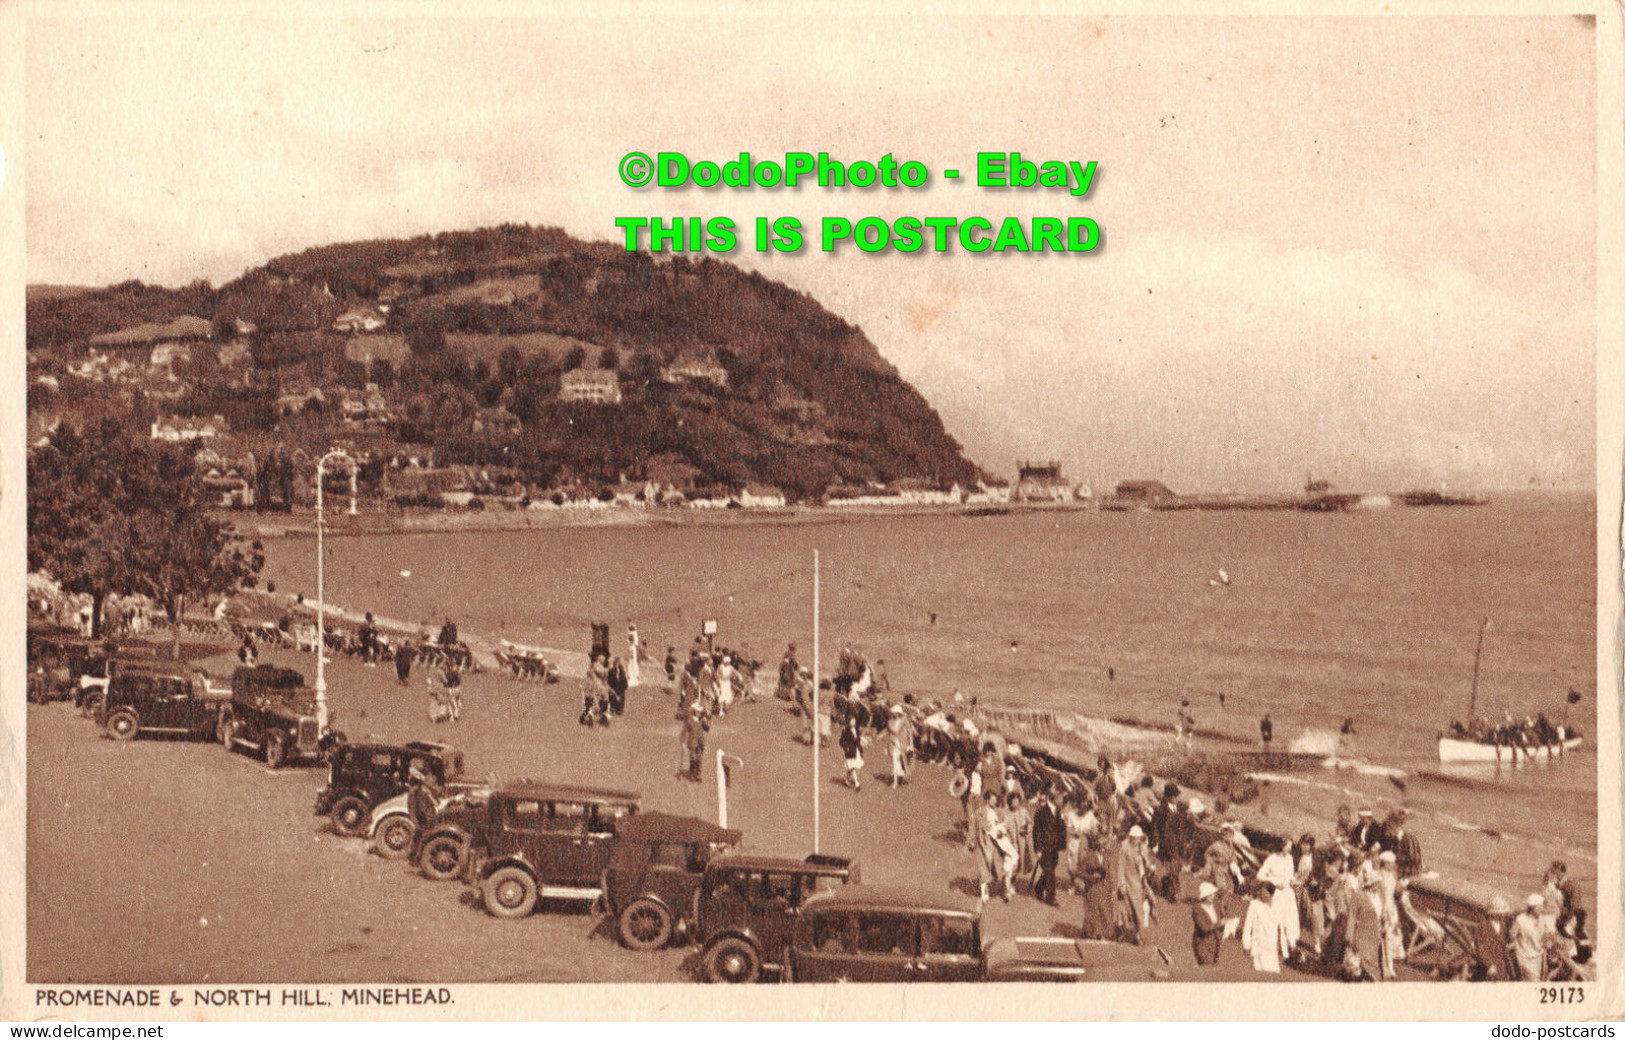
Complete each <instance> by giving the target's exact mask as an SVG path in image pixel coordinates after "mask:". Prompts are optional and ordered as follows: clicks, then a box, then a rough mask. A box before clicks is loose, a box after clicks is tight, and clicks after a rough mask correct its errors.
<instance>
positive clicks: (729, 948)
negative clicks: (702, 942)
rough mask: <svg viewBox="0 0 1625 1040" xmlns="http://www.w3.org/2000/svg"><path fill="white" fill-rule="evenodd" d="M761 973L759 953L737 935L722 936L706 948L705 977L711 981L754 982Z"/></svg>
mask: <svg viewBox="0 0 1625 1040" xmlns="http://www.w3.org/2000/svg"><path fill="white" fill-rule="evenodd" d="M761 975H762V958H761V955H759V954H758V953H757V952H756V947H754V946H752V945H751V944H750V943H748V942H746V941H745V940H743V939H740V938H738V937H737V936H732V935H727V936H723V937H722V938H721V939H718V940H717V941H716V942H714V943H712V944H711V945H710V946H709V947H707V948H706V951H705V977H706V978H708V979H710V980H711V981H712V982H755V981H756V980H757V979H758V978H760V977H761Z"/></svg>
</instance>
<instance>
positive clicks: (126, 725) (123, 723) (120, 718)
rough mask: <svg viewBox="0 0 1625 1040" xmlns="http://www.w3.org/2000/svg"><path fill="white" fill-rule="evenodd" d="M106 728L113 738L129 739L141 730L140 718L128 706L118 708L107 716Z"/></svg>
mask: <svg viewBox="0 0 1625 1040" xmlns="http://www.w3.org/2000/svg"><path fill="white" fill-rule="evenodd" d="M107 730H108V732H110V733H112V734H113V738H114V739H115V740H130V739H131V738H133V737H134V736H135V735H136V734H137V733H140V732H141V720H140V719H138V718H137V717H136V714H135V712H133V711H131V710H130V709H129V708H120V709H119V710H118V711H115V712H114V713H113V714H112V716H111V717H110V718H108V720H107Z"/></svg>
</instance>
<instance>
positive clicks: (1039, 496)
mask: <svg viewBox="0 0 1625 1040" xmlns="http://www.w3.org/2000/svg"><path fill="white" fill-rule="evenodd" d="M1016 472H1017V476H1016V488H1015V491H1014V492H1013V493H1012V494H1011V495H1010V497H1011V499H1012V500H1013V501H1016V502H1072V501H1075V500H1076V498H1077V496H1076V493H1075V492H1074V491H1073V488H1072V485H1071V484H1068V483H1067V482H1066V478H1065V477H1063V476H1062V475H1061V464H1060V463H1059V462H1055V461H1053V460H1051V461H1050V462H1048V463H1046V464H1044V465H1039V464H1037V463H1033V462H1023V463H1022V464H1021V465H1020V466H1019V467H1017V471H1016Z"/></svg>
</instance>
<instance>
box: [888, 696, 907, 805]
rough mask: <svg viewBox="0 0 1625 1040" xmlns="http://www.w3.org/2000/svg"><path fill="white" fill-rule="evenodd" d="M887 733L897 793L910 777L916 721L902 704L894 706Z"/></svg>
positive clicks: (893, 787)
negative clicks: (910, 757) (911, 752)
mask: <svg viewBox="0 0 1625 1040" xmlns="http://www.w3.org/2000/svg"><path fill="white" fill-rule="evenodd" d="M886 733H887V736H888V737H889V739H890V742H891V785H892V790H894V791H895V790H896V789H897V785H898V784H900V783H902V782H903V780H904V779H906V778H907V777H908V755H909V751H910V750H912V749H913V747H914V720H913V719H911V718H909V717H908V712H907V711H905V710H904V709H903V706H902V705H901V704H894V705H892V709H891V718H890V719H889V720H887V722H886Z"/></svg>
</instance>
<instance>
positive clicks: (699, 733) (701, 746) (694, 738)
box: [682, 704, 711, 783]
mask: <svg viewBox="0 0 1625 1040" xmlns="http://www.w3.org/2000/svg"><path fill="white" fill-rule="evenodd" d="M710 728H711V724H710V723H709V722H707V721H706V720H705V713H704V711H702V710H701V709H700V706H699V705H698V704H695V705H693V706H691V707H690V708H689V710H688V711H687V713H685V714H684V716H683V732H682V741H683V755H684V759H683V773H682V775H683V777H684V778H685V779H688V780H692V781H694V782H695V783H699V782H700V769H701V767H702V766H703V765H704V763H705V732H706V730H708V729H710Z"/></svg>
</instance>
